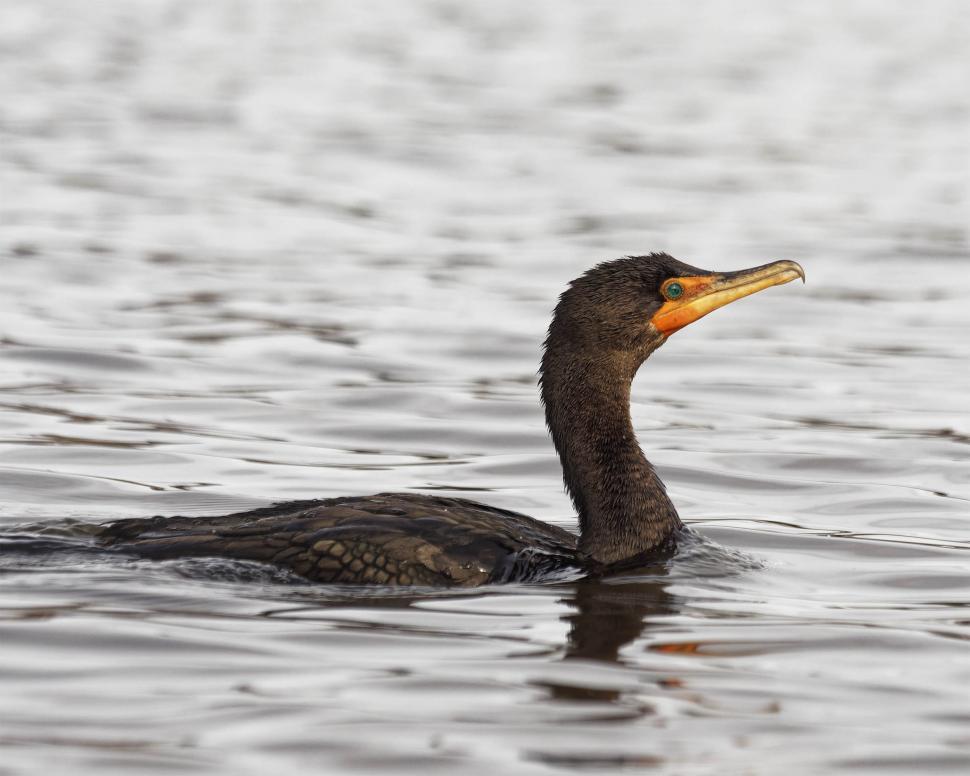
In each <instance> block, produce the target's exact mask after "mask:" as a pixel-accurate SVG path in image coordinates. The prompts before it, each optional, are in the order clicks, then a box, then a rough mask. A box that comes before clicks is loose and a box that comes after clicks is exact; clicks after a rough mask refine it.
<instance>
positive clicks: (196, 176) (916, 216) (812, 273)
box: [0, 0, 970, 775]
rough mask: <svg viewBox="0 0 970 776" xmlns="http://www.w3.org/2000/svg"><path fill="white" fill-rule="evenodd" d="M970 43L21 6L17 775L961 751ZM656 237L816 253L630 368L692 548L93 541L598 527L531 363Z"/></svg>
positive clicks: (770, 23)
mask: <svg viewBox="0 0 970 776" xmlns="http://www.w3.org/2000/svg"><path fill="white" fill-rule="evenodd" d="M967 20H968V19H967V8H966V7H965V4H964V3H961V2H956V1H954V2H947V1H946V0H941V2H938V3H934V4H933V8H932V9H926V8H923V7H916V6H912V5H911V4H907V3H903V2H891V3H880V4H877V5H871V4H866V3H849V4H844V5H842V6H839V7H838V8H832V7H829V6H825V7H822V6H815V5H811V4H807V5H805V6H804V7H798V8H795V7H794V6H791V5H790V4H789V5H786V6H784V7H781V6H780V5H778V4H771V3H767V2H752V3H749V4H747V5H746V6H745V9H744V13H739V12H738V10H737V8H736V6H734V5H728V4H722V3H714V2H701V3H699V4H698V3H694V4H689V5H683V6H670V7H663V8H661V7H656V8H651V9H649V11H646V10H644V9H643V8H642V7H640V6H636V5H631V6H630V7H629V8H621V7H620V6H618V5H609V4H600V3H594V4H592V5H590V4H577V5H575V6H570V7H569V8H563V7H560V6H558V5H556V6H555V7H553V6H551V5H543V4H541V3H540V4H538V5H535V4H530V5H523V4H515V3H510V2H496V3H490V4H478V5H468V4H458V3H454V4H453V3H448V2H443V3H442V2H428V3H423V2H422V3H409V4H404V3H402V4H385V5H383V6H381V8H379V9H377V8H369V9H364V8H356V7H355V6H352V5H350V4H346V5H337V6H329V5H320V4H287V3H280V4H258V3H247V2H213V3H207V4H199V5H198V6H197V7H196V6H191V5H185V4H180V3H178V2H173V1H172V0H152V2H147V3H143V4H140V5H139V9H138V11H137V13H136V12H133V11H132V9H131V8H130V7H128V6H127V5H126V4H123V3H100V4H87V5H84V6H81V5H77V4H71V3H63V2H59V1H58V0H44V1H43V2H32V3H26V2H13V3H9V2H8V3H7V4H6V6H5V9H4V21H3V24H2V25H0V63H2V65H3V66H2V67H0V91H2V92H3V93H4V95H5V96H6V99H4V100H3V101H2V103H0V104H2V109H0V191H2V195H0V222H2V224H3V229H2V233H0V268H2V269H3V272H2V276H0V530H2V538H0V655H2V660H0V688H2V695H3V698H4V703H3V704H2V708H0V772H6V771H9V772H11V773H19V772H27V771H31V772H33V771H37V770H40V769H46V770H49V771H52V772H68V771H69V772H71V773H79V774H80V773H97V774H103V773H106V772H112V771H113V772H119V773H125V774H127V773H133V772H144V771H148V770H154V769H162V768H167V769H170V770H172V769H174V770H178V771H179V772H186V773H207V774H209V773H227V774H228V773H231V774H234V775H237V774H249V773H252V774H263V773H266V772H267V771H271V770H280V769H283V768H293V767H297V768H302V769H304V770H305V769H310V770H320V769H321V768H323V769H324V770H326V771H327V772H340V771H370V772H393V773H407V772H411V771H414V772H420V773H427V772H428V771H429V770H431V769H439V770H440V769H442V768H444V769H448V770H458V771H460V772H461V773H463V774H464V773H468V774H475V773H483V774H485V773H488V774H492V773H495V772H496V771H499V770H502V771H506V772H512V773H533V772H534V773H549V772H550V771H551V772H557V771H570V772H572V771H577V770H578V771H584V772H594V773H600V772H608V771H613V770H621V769H622V770H650V771H654V772H665V773H677V774H680V773H714V772H717V773H733V772H751V773H776V772H779V771H785V772H791V773H819V772H824V773H840V772H852V773H874V774H885V773H906V774H909V773H917V772H918V773H923V772H941V773H942V772H952V773H965V772H966V771H967V770H968V769H970V737H968V736H967V733H966V731H967V730H968V729H970V701H968V696H967V692H966V687H967V682H968V678H970V650H968V648H967V647H968V639H970V618H968V616H967V607H968V606H970V592H968V591H970V562H968V557H970V556H968V555H967V552H968V549H970V530H968V525H970V521H968V515H970V511H968V502H970V467H968V458H970V456H968V445H967V443H968V439H970V414H968V412H967V407H966V374H965V373H966V364H967V362H968V360H970V346H968V344H967V338H966V336H965V332H966V331H967V329H968V327H970V308H968V306H967V305H966V304H965V301H964V300H965V296H966V294H965V286H966V283H965V282H964V281H965V279H966V277H967V267H968V264H967V260H968V242H970V241H968V233H967V225H966V213H967V189H968V187H967V176H966V166H965V160H966V154H967V150H968V148H967V142H968V141H967V137H968V134H967V132H966V126H967V117H968V116H970V103H968V97H967V90H966V88H965V87H966V78H965V69H966V68H965V66H964V60H965V51H966V47H967V40H966V29H967V24H966V22H967ZM649 250H667V251H669V252H670V253H672V254H674V255H676V256H678V257H680V258H682V259H684V260H687V261H690V262H691V263H693V264H696V265H698V266H709V267H712V268H717V269H734V268H738V267H744V266H751V265H754V264H759V263H764V262H766V261H770V260H774V259H782V258H794V259H798V260H799V261H800V262H801V263H802V264H803V265H804V266H805V268H806V271H807V274H808V284H807V285H805V286H804V287H799V288H797V289H785V290H786V291H787V290H790V291H791V292H790V293H784V292H783V291H777V292H774V291H769V292H766V293H765V294H761V295H759V296H758V298H757V299H755V300H750V301H744V302H740V303H738V304H737V305H733V306H732V307H731V308H730V309H727V310H724V311H720V312H719V313H717V314H715V315H712V316H711V317H710V318H708V319H705V320H704V321H703V322H700V323H698V324H697V326H696V328H695V327H691V329H690V330H685V331H684V332H681V333H679V334H678V335H677V336H676V337H674V338H672V339H671V341H670V343H669V344H668V345H666V346H665V347H664V348H663V349H661V350H660V351H659V352H658V353H657V354H655V355H654V356H653V357H652V358H651V359H650V362H649V363H648V364H647V365H646V366H645V368H644V370H643V374H642V376H641V377H639V378H638V379H637V381H636V382H635V384H634V390H633V403H634V406H633V414H634V423H635V426H636V428H637V430H638V433H639V434H640V437H641V441H642V443H643V445H644V447H645V448H646V450H647V451H648V453H649V455H650V458H651V459H652V460H653V461H654V462H655V463H656V464H657V466H658V469H659V470H660V471H661V473H662V475H663V477H664V479H665V481H666V483H667V484H668V488H669V490H670V492H671V495H672V497H673V498H674V500H675V501H676V503H677V504H678V507H679V508H680V511H681V513H682V515H683V516H684V517H685V519H686V520H687V521H688V522H689V523H691V525H692V527H693V528H694V530H695V531H696V532H698V533H699V534H700V535H702V536H703V537H704V541H699V542H697V543H696V544H692V545H691V546H689V547H685V548H684V549H683V550H682V551H681V553H680V554H679V555H678V556H677V557H676V558H675V559H673V560H672V561H669V562H665V563H663V564H658V566H657V567H656V568H651V569H644V570H642V571H641V572H640V573H638V574H636V575H627V576H625V577H622V578H618V579H610V580H598V581H595V580H589V581H563V582H559V583H556V584H549V585H541V586H508V587H497V588H489V589H486V590H478V591H464V592H459V593H455V592H447V593H446V592H433V591H424V592H421V593H419V594H416V593H414V591H410V592H404V593H402V592H400V591H376V590H332V589H321V588H320V587H318V586H311V585H306V584H305V583H303V582H302V581H300V580H298V579H295V578H293V577H292V576H288V575H282V574H277V573H273V572H268V571H267V570H266V569H263V568H260V567H258V566H252V565H246V564H226V563H219V562H215V561H203V560H190V561H179V562H166V563H151V562H145V561H139V560H134V559H130V558H122V557H114V556H112V557H106V556H105V555H104V554H103V553H100V552H92V551H91V548H90V547H89V545H88V544H87V543H86V541H85V537H84V531H83V529H82V528H80V527H79V526H83V525H86V524H89V523H92V522H99V521H107V520H111V519H115V518H119V517H130V516H145V515H151V514H174V513H181V514H188V515H201V514H217V513H224V512H231V511H238V510H242V509H247V508H251V507H255V506H260V505H263V504H265V503H267V502H269V501H271V500H279V499H299V498H321V497H327V496H334V495H340V494H354V493H358V494H364V493H373V492H377V491H381V490H412V491H424V492H430V491H435V492H443V493H446V494H448V495H456V496H466V497H471V498H476V499H480V500H483V501H487V502H489V503H492V504H495V505H496V506H500V507H506V508H511V509H516V510H519V511H524V512H527V513H529V514H532V515H535V516H537V517H540V518H542V519H546V520H550V521H553V522H556V523H557V524H560V525H564V526H567V527H573V526H574V521H573V518H572V517H571V515H572V512H571V508H570V505H569V503H568V501H567V499H566V497H565V494H564V493H563V492H562V489H561V487H560V472H559V468H558V462H557V461H556V458H555V456H554V454H553V451H552V448H551V445H550V444H549V441H548V439H547V435H546V431H545V429H544V427H543V423H542V416H541V412H540V409H539V407H538V403H537V396H536V390H535V370H536V367H537V363H538V356H539V348H540V343H541V340H542V336H543V334H544V330H545V326H546V325H547V322H548V316H549V313H550V310H551V308H552V306H553V304H554V301H555V297H556V295H557V294H558V293H559V292H560V291H561V289H562V288H563V286H564V284H565V283H566V281H568V280H569V279H571V278H572V277H574V276H575V275H577V274H578V273H579V272H580V271H582V270H583V269H585V268H586V267H588V266H589V265H590V264H591V263H593V262H595V261H599V260H603V259H608V258H613V257H616V256H619V255H622V254H625V253H642V252H645V251H649ZM5 769H6V770H5Z"/></svg>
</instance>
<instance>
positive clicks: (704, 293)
mask: <svg viewBox="0 0 970 776" xmlns="http://www.w3.org/2000/svg"><path fill="white" fill-rule="evenodd" d="M797 277H801V278H802V279H803V280H804V277H805V273H804V271H803V270H802V268H801V267H800V266H799V265H798V264H796V263H795V262H792V261H779V262H775V263H773V264H766V265H764V266H761V267H755V268H753V269H746V270H741V271H738V272H726V273H714V272H709V271H706V270H700V269H697V268H695V267H691V266H689V265H687V264H684V263H682V262H680V261H677V260H676V259H674V258H672V257H670V256H668V255H666V254H662V253H661V254H651V255H649V256H637V257H628V258H624V259H619V260H617V261H611V262H607V263H604V264H600V265H598V266H596V267H594V268H593V269H591V270H589V271H588V272H586V273H585V274H584V275H582V276H581V277H580V278H578V279H576V280H574V281H573V282H572V283H571V284H570V286H569V288H568V289H567V290H566V291H565V293H563V294H562V296H561V297H560V299H559V304H558V305H557V306H556V310H555V314H554V316H553V320H552V324H551V325H550V326H549V332H548V336H547V337H546V342H545V352H544V354H543V357H542V369H541V379H540V382H541V388H542V401H543V404H544V405H545V413H546V423H547V424H548V426H549V430H550V432H551V434H552V440H553V443H554V444H555V447H556V451H557V452H558V453H559V458H560V461H561V462H562V467H563V477H564V480H565V483H566V488H567V490H568V491H569V494H570V496H571V497H572V500H573V503H574V504H575V506H576V511H577V513H578V515H579V536H578V537H577V536H575V535H574V534H572V533H570V532H569V531H566V530H564V529H562V528H558V527H556V526H552V525H548V524H546V523H543V522H540V521H538V520H534V519H533V518H530V517H527V516H525V515H522V514H518V513H516V512H510V511H507V510H503V509H497V508H495V507H491V506H487V505H485V504H479V503H475V502H472V501H466V500H464V499H457V498H443V497H439V496H428V495H418V494H410V493H408V494H404V493H383V494H380V495H376V496H363V497H357V496H355V497H347V498H333V499H325V500H322V501H297V502H289V503H285V504H280V505H277V506H273V507H269V508H265V509H257V510H254V511H251V512H243V513H239V514H233V515H225V516H221V517H211V518H187V517H155V518H149V519H131V520H121V521H118V522H115V523H111V524H108V525H105V526H103V527H102V528H101V529H99V531H98V537H99V540H100V542H101V543H102V544H104V545H106V546H110V547H112V548H116V549H118V550H121V551H124V552H129V553H133V554H136V555H139V556H143V557H149V558H181V557H188V556H195V557H221V558H233V559H239V560H249V561H256V562H261V563H267V564H273V565H276V566H279V567H283V568H286V569H289V570H291V571H294V572H296V573H297V574H300V575H302V576H304V577H307V578H309V579H311V580H316V581H320V582H331V583H348V584H387V585H440V586H444V585H461V586H471V585H481V584H486V583H492V582H507V581H515V580H534V579H541V578H543V577H546V576H548V575H549V574H551V573H553V572H555V571H557V570H560V569H564V568H578V569H581V570H583V571H586V572H587V573H593V574H597V573H603V572H604V571H608V570H614V569H618V568H628V567H631V566H635V565H639V564H640V563H642V562H644V561H649V560H651V559H655V558H656V557H658V556H660V555H663V554H665V553H669V552H670V551H671V550H672V549H673V547H674V545H675V542H676V536H677V533H678V532H679V531H680V530H682V525H681V522H680V518H679V517H678V516H677V510H676V509H675V508H674V505H673V504H672V503H671V501H670V498H669V497H668V496H667V493H666V490H665V489H664V486H663V483H662V482H661V481H660V478H659V477H658V476H657V474H656V472H655V471H654V469H653V467H652V466H651V465H650V463H649V461H647V459H646V458H645V457H644V455H643V452H642V451H641V449H640V446H639V445H638V444H637V440H636V435H635V434H634V431H633V424H632V422H631V419H630V383H631V381H632V380H633V377H634V375H635V374H636V372H637V370H638V369H639V367H640V365H641V364H642V363H643V362H644V361H645V360H646V358H647V357H648V356H649V355H650V354H651V353H652V352H653V351H654V350H656V349H657V348H658V347H660V345H662V344H663V343H664V342H665V341H666V339H667V337H669V336H670V335H671V334H673V333H674V332H675V331H678V330H679V329H681V328H683V327H684V326H686V325H688V324H689V323H692V322H693V321H696V320H697V319H698V318H700V317H702V316H704V315H706V314H707V313H709V312H711V311H712V310H715V309H717V308H718V307H722V306H723V305H726V304H728V303H730V302H733V301H735V300H736V299H740V298H741V297H744V296H748V295H749V294H753V293H755V292H757V291H760V290H762V289H765V288H768V287H770V286H775V285H779V284H781V283H787V282H789V281H791V280H794V279H795V278H797Z"/></svg>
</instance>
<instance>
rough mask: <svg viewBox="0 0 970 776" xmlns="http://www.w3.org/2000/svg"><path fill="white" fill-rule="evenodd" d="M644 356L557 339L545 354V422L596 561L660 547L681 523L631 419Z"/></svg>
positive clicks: (586, 547) (587, 549) (586, 550)
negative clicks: (591, 349)
mask: <svg viewBox="0 0 970 776" xmlns="http://www.w3.org/2000/svg"><path fill="white" fill-rule="evenodd" d="M641 361H642V358H636V357H634V356H633V355H630V356H629V357H624V356H622V355H620V356H615V357H603V355H602V354H598V356H595V355H592V354H587V353H585V352H583V351H582V350H578V351H577V350H574V349H571V348H569V347H568V346H566V347H557V346H556V344H555V342H550V343H547V348H546V352H545V355H544V356H543V359H542V400H543V403H544V405H545V409H546V423H547V425H548V426H549V430H550V432H551V434H552V441H553V444H555V446H556V452H558V453H559V458H560V460H561V462H562V469H563V479H564V480H565V483H566V489H567V490H568V491H569V495H570V496H571V497H572V500H573V503H574V504H575V506H576V511H577V512H578V513H579V528H580V541H579V549H580V552H581V553H582V554H584V555H586V556H587V557H589V558H590V559H592V560H593V561H594V562H596V563H602V564H613V563H617V562H619V561H622V560H625V559H630V558H634V557H636V556H638V555H642V554H644V553H648V552H650V551H651V550H654V549H657V548H659V547H660V546H661V545H663V544H664V543H665V542H666V540H667V539H669V537H670V536H671V534H672V533H673V532H674V531H675V530H677V528H679V527H680V525H681V523H680V519H679V518H678V516H677V510H676V509H675V508H674V505H673V503H671V501H670V498H669V497H668V496H667V492H666V490H665V489H664V486H663V483H662V482H661V481H660V478H659V477H658V476H657V473H656V472H655V471H654V469H653V467H652V466H651V465H650V462H649V461H648V460H647V459H646V457H645V456H644V454H643V451H642V450H641V449H640V445H639V444H638V443H637V438H636V434H635V433H634V431H633V423H632V421H631V419H630V383H631V382H632V380H633V376H634V374H635V373H636V370H637V368H638V367H639V365H640V362H641Z"/></svg>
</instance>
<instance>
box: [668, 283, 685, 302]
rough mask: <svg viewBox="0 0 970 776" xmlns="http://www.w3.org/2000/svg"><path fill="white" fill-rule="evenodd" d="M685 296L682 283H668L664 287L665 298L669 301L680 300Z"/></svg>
mask: <svg viewBox="0 0 970 776" xmlns="http://www.w3.org/2000/svg"><path fill="white" fill-rule="evenodd" d="M683 295H684V287H683V286H682V285H681V284H680V283H668V284H667V285H666V286H664V296H665V297H667V298H668V299H679V298H680V297H682V296H683Z"/></svg>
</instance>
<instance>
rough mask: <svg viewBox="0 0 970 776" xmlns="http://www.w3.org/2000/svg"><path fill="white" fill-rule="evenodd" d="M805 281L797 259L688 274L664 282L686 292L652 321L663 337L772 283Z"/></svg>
mask: <svg viewBox="0 0 970 776" xmlns="http://www.w3.org/2000/svg"><path fill="white" fill-rule="evenodd" d="M799 277H800V278H801V279H802V282H803V283H804V282H805V270H803V269H802V268H801V265H799V264H798V263H797V262H794V261H776V262H773V263H772V264H765V265H764V266H761V267H752V268H751V269H742V270H738V271H737V272H724V273H718V274H713V275H688V276H686V277H682V278H670V279H669V280H666V281H664V284H663V286H662V287H661V290H664V289H667V288H668V287H669V286H670V285H671V284H672V283H677V284H679V285H680V287H681V288H682V289H683V293H682V294H681V295H680V296H678V297H677V298H676V299H669V298H668V299H667V301H666V302H664V304H663V306H661V308H660V309H659V310H657V312H656V313H654V315H653V318H651V319H650V322H651V323H652V324H653V325H654V326H655V327H656V328H657V330H658V331H660V332H661V333H662V334H663V335H664V336H666V337H669V336H670V335H671V334H673V333H674V332H675V331H679V330H680V329H682V328H684V327H685V326H686V325H687V324H689V323H693V322H694V321H696V320H697V319H698V318H703V317H704V316H705V315H707V314H708V313H709V312H713V311H714V310H716V309H717V308H718V307H724V305H726V304H730V303H731V302H733V301H735V300H736V299H740V298H741V297H743V296H749V295H750V294H754V293H756V292H758V291H761V290H763V289H765V288H769V287H770V286H780V285H781V284H782V283H788V282H789V281H791V280H794V279H795V278H799Z"/></svg>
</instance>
